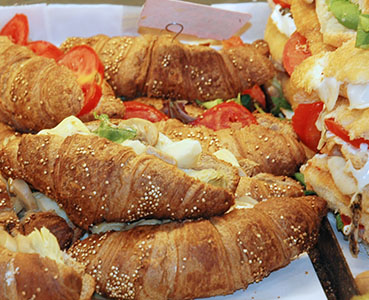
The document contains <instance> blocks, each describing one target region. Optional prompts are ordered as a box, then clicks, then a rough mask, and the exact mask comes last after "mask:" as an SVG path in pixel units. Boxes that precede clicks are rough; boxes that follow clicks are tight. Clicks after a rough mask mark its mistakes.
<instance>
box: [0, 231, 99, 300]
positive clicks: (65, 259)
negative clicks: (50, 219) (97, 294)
mask: <svg viewBox="0 0 369 300" xmlns="http://www.w3.org/2000/svg"><path fill="white" fill-rule="evenodd" d="M0 279H1V280H0V299H4V300H26V299H54V300H59V299H60V300H65V299H69V300H88V299H91V296H92V294H93V292H94V289H95V281H94V279H93V278H92V276H90V275H89V274H87V273H86V272H85V269H84V267H83V266H82V265H81V264H79V263H77V262H76V261H74V260H73V259H72V258H71V257H70V256H69V255H67V254H66V253H65V252H62V251H61V250H60V249H59V245H58V243H57V241H56V239H55V237H54V236H53V235H52V234H50V232H49V231H48V230H47V229H46V228H42V229H41V230H40V231H38V230H34V231H33V232H32V233H31V234H29V235H28V236H23V235H21V234H18V235H16V236H14V237H12V236H11V235H9V234H8V233H7V232H6V231H1V230H0Z"/></svg>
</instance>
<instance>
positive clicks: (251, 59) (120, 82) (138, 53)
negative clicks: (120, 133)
mask: <svg viewBox="0 0 369 300" xmlns="http://www.w3.org/2000/svg"><path fill="white" fill-rule="evenodd" d="M80 44H87V45H89V46H91V47H92V48H94V49H95V51H96V53H97V54H98V55H99V57H100V59H101V61H102V63H103V64H104V66H105V77H106V79H107V80H108V82H109V83H110V85H111V86H112V87H113V88H114V90H115V92H116V95H118V96H124V97H125V98H135V97H137V96H148V97H155V98H157V97H159V98H170V99H186V100H190V101H194V100H200V101H207V100H212V99H217V98H222V99H230V98H234V97H236V96H237V94H238V93H240V92H242V91H243V90H244V89H247V88H250V87H252V86H253V85H255V84H259V85H260V84H263V83H265V82H266V81H267V80H269V79H271V78H272V77H273V75H274V68H273V65H272V63H271V62H270V61H269V59H268V58H267V56H266V55H263V53H262V52H263V51H260V50H259V49H258V47H257V46H256V45H253V44H245V45H244V46H242V47H236V48H230V49H222V50H220V51H216V50H214V49H213V48H211V47H206V46H199V45H187V44H182V43H180V42H179V41H177V40H176V39H174V38H173V36H171V35H142V36H139V37H112V38H110V37H108V36H105V35H97V36H93V37H90V38H76V37H74V38H69V39H67V40H66V41H65V42H64V43H62V45H61V49H62V50H64V51H67V50H69V49H70V48H71V47H73V46H75V45H80Z"/></svg>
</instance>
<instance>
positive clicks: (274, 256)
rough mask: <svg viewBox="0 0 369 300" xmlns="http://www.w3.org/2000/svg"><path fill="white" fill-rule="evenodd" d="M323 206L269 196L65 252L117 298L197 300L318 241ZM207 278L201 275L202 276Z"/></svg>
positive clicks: (262, 273) (240, 284)
mask: <svg viewBox="0 0 369 300" xmlns="http://www.w3.org/2000/svg"><path fill="white" fill-rule="evenodd" d="M325 213H326V202H325V201H324V200H323V199H321V198H319V197H315V196H306V197H300V198H271V199H269V200H268V201H263V202H260V203H258V204H256V205H255V207H254V208H249V209H234V210H232V211H231V212H229V213H227V214H225V215H223V216H218V217H213V218H211V219H209V220H196V221H186V222H182V223H177V222H170V223H166V224H161V225H146V226H138V227H135V228H133V229H131V230H128V231H120V232H119V231H115V232H113V231H110V232H107V233H104V234H95V235H91V236H89V237H88V238H86V239H85V240H83V241H79V242H77V243H75V244H74V245H72V247H71V248H69V250H68V253H70V254H71V255H72V257H74V258H75V259H76V260H77V261H79V262H81V263H82V264H83V265H85V266H86V270H87V272H88V273H89V274H91V275H92V276H93V277H94V278H95V280H96V291H97V292H98V293H100V294H102V295H104V296H108V297H111V298H114V299H194V298H200V297H210V296H215V295H225V294H229V293H233V292H234V291H236V290H238V289H245V288H247V286H248V284H250V283H252V282H257V281H260V280H262V279H263V278H264V277H266V276H268V275H269V274H270V272H272V271H274V270H277V269H279V268H282V267H284V266H286V265H288V264H289V262H290V261H291V260H292V259H293V258H295V257H296V256H297V255H299V254H300V253H302V252H303V251H307V250H308V249H309V248H310V247H311V246H312V245H313V244H314V242H315V240H316V236H317V233H318V229H319V224H320V221H321V219H322V217H323V215H325ZM204 274H206V276H204Z"/></svg>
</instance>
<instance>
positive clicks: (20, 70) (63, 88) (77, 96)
mask: <svg viewBox="0 0 369 300" xmlns="http://www.w3.org/2000/svg"><path fill="white" fill-rule="evenodd" d="M0 86H1V91H0V99H1V101H0V121H2V122H4V123H7V124H9V125H11V126H13V127H14V128H16V129H17V130H19V131H23V132H30V131H39V130H41V129H44V128H52V127H54V126H56V125H57V124H58V123H59V122H61V121H62V120H63V119H64V118H66V117H68V116H70V115H77V114H78V113H79V112H80V111H81V109H82V107H83V105H84V95H83V91H82V89H81V87H80V86H79V84H78V82H77V79H76V76H75V75H74V74H73V72H72V71H71V70H69V69H68V68H67V67H65V66H61V65H58V64H57V63H56V62H55V60H53V59H49V58H45V57H41V56H37V55H36V54H34V53H33V51H32V50H30V49H28V48H27V47H25V46H20V45H16V44H13V43H12V42H11V41H10V40H9V39H8V38H7V37H5V36H1V37H0ZM107 108H109V109H107ZM102 110H103V111H105V113H108V114H110V115H111V116H115V117H123V114H124V105H123V104H122V103H121V101H120V100H119V99H116V98H115V97H114V93H113V92H112V90H111V87H110V86H108V85H107V83H106V84H104V85H103V96H102V97H101V99H100V101H99V104H98V106H97V107H96V108H95V111H97V112H101V111H102ZM83 118H84V119H85V120H86V119H88V120H93V119H94V117H93V114H92V113H89V114H88V115H85V116H84V117H83Z"/></svg>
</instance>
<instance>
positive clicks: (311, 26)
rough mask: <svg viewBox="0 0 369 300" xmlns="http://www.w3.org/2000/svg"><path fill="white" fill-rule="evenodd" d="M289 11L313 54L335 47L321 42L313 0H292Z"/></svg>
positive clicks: (321, 37)
mask: <svg viewBox="0 0 369 300" xmlns="http://www.w3.org/2000/svg"><path fill="white" fill-rule="evenodd" d="M291 12H292V15H293V19H294V21H295V24H296V30H297V31H298V32H299V33H300V34H301V35H303V36H304V37H306V39H307V42H308V45H309V50H310V51H311V53H312V54H313V55H314V54H317V53H319V52H322V51H332V50H334V49H335V48H334V47H333V46H330V45H328V44H325V43H324V42H323V35H322V33H321V31H320V23H319V20H318V16H317V15H316V12H315V2H313V3H307V2H306V1H304V0H292V3H291Z"/></svg>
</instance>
